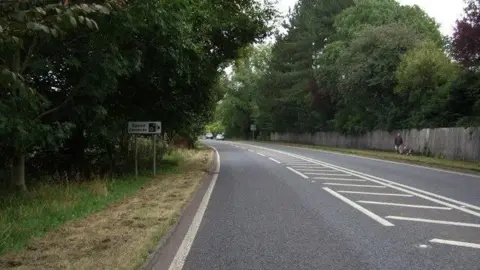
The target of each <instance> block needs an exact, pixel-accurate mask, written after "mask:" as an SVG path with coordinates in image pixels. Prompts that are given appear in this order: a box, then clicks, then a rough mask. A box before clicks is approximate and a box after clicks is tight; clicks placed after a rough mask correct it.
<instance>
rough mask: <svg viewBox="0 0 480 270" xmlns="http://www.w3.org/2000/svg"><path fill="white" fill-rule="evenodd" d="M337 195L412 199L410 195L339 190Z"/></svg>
mask: <svg viewBox="0 0 480 270" xmlns="http://www.w3.org/2000/svg"><path fill="white" fill-rule="evenodd" d="M337 192H338V193H344V194H363V195H373V196H394V197H395V196H396V197H413V195H410V194H397V193H377V192H363V191H349V190H340V191H337Z"/></svg>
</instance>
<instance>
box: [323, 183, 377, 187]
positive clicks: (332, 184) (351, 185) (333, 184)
mask: <svg viewBox="0 0 480 270" xmlns="http://www.w3.org/2000/svg"><path fill="white" fill-rule="evenodd" d="M324 185H331V186H345V187H368V188H385V186H375V185H354V184H339V183H324Z"/></svg>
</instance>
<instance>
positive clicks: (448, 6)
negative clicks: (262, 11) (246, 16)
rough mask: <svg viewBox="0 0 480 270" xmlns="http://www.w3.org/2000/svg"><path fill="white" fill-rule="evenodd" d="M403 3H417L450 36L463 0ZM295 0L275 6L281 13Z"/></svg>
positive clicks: (280, 0)
mask: <svg viewBox="0 0 480 270" xmlns="http://www.w3.org/2000/svg"><path fill="white" fill-rule="evenodd" d="M397 1H398V2H399V3H400V4H403V5H418V6H419V7H420V8H422V9H423V10H425V11H426V12H427V14H428V15H430V16H431V17H433V18H435V20H436V21H437V22H438V23H440V24H441V26H440V31H441V32H442V34H444V35H449V36H451V35H452V33H453V27H454V25H455V21H456V20H457V19H458V18H459V17H460V16H461V15H462V13H463V7H464V2H463V0H397ZM296 2H297V0H278V4H277V7H278V9H279V10H280V12H282V13H283V14H286V13H287V12H288V9H289V8H291V7H293V5H294V4H295V3H296Z"/></svg>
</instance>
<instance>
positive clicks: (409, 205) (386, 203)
mask: <svg viewBox="0 0 480 270" xmlns="http://www.w3.org/2000/svg"><path fill="white" fill-rule="evenodd" d="M357 202H358V203H364V204H378V205H390V206H400V207H410V208H423V209H437V210H452V208H449V207H443V206H429V205H417V204H404V203H389V202H376V201H363V200H361V201H357Z"/></svg>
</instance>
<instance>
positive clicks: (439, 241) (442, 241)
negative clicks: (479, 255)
mask: <svg viewBox="0 0 480 270" xmlns="http://www.w3.org/2000/svg"><path fill="white" fill-rule="evenodd" d="M429 242H430V243H437V244H446V245H452V246H459V247H469V248H480V244H475V243H468V242H461V241H453V240H445V239H437V238H435V239H432V240H430V241H429Z"/></svg>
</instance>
